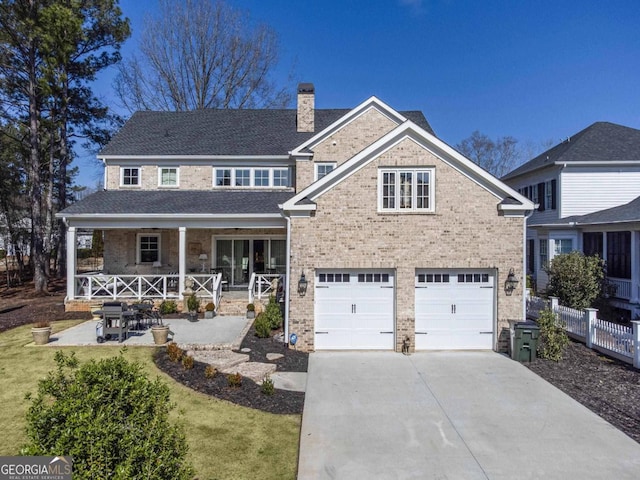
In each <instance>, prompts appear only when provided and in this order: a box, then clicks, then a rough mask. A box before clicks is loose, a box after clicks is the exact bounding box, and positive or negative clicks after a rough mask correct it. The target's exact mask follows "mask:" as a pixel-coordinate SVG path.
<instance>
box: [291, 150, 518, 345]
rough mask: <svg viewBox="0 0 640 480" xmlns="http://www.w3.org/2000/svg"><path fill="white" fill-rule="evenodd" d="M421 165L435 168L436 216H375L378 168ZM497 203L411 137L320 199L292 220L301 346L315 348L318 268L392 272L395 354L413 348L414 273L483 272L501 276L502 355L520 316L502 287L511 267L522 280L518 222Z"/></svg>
mask: <svg viewBox="0 0 640 480" xmlns="http://www.w3.org/2000/svg"><path fill="white" fill-rule="evenodd" d="M418 165H424V166H435V169H436V171H435V202H436V203H435V205H436V206H435V213H433V214H392V213H385V214H382V213H378V212H377V182H378V167H379V166H385V167H393V166H411V167H415V166H418ZM499 201H500V199H498V198H496V197H495V196H494V195H492V194H491V193H489V192H487V191H486V190H485V189H484V188H482V187H480V186H479V185H477V184H476V183H474V182H473V181H471V180H469V179H468V178H467V177H465V176H463V175H462V174H461V173H459V172H458V171H457V170H455V169H453V168H452V167H450V166H449V165H448V164H446V163H445V162H443V161H441V160H440V159H439V158H437V157H436V156H434V155H433V154H431V153H430V152H428V151H427V150H425V149H424V148H423V147H421V146H419V145H418V144H416V143H415V142H413V141H411V140H404V141H403V142H401V143H400V144H398V145H396V146H395V147H394V148H393V149H392V150H390V151H388V152H386V153H385V154H383V155H382V156H380V157H379V158H377V159H375V160H373V161H372V162H371V163H369V164H368V165H367V166H366V167H365V168H363V169H361V170H359V171H358V172H356V173H355V174H354V175H352V176H351V177H350V178H349V179H347V180H346V181H343V182H341V183H340V184H338V185H337V186H335V187H334V188H333V189H331V190H330V191H328V192H327V193H325V194H324V195H322V196H321V197H319V198H318V199H317V200H316V203H317V211H316V212H315V215H314V216H311V217H309V218H293V219H292V222H291V225H292V231H291V234H292V239H293V240H292V252H291V255H292V257H291V271H292V272H300V271H301V270H304V271H305V272H306V274H307V279H308V280H309V282H310V283H309V288H308V291H307V292H308V293H307V295H306V296H305V297H300V296H299V295H298V294H297V292H296V291H295V285H292V288H293V290H292V292H291V304H290V331H291V332H295V333H296V334H297V335H298V338H299V340H298V348H301V349H305V350H312V349H313V337H314V335H313V315H314V285H313V284H314V275H313V272H314V271H315V269H318V268H391V269H394V270H395V271H396V304H397V308H396V331H397V334H396V350H398V351H399V350H400V349H401V344H402V339H403V338H404V337H405V335H409V336H410V337H411V340H412V345H414V290H415V289H414V276H415V270H416V268H477V269H480V268H482V269H496V271H497V272H498V278H497V288H496V290H497V297H498V298H497V316H498V320H497V321H498V330H497V333H498V339H499V340H498V341H497V349H498V350H500V351H504V350H505V349H506V348H507V343H506V340H507V339H508V337H504V329H506V328H508V320H510V319H520V318H521V316H522V297H521V295H520V293H519V292H518V291H516V292H514V293H513V295H512V296H506V295H505V293H504V289H503V288H502V287H501V286H502V285H503V284H504V281H505V279H506V276H507V274H508V272H509V269H511V268H513V269H514V271H515V273H516V275H517V276H518V278H520V279H522V278H523V276H522V247H523V245H522V235H523V219H522V218H512V217H504V216H500V215H499V214H498V210H497V204H498V203H499ZM292 283H295V282H292Z"/></svg>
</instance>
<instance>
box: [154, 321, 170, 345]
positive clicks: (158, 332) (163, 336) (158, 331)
mask: <svg viewBox="0 0 640 480" xmlns="http://www.w3.org/2000/svg"><path fill="white" fill-rule="evenodd" d="M151 334H152V335H153V343H155V344H156V345H164V344H165V343H167V341H168V340H169V325H152V326H151Z"/></svg>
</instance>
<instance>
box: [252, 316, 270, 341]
mask: <svg viewBox="0 0 640 480" xmlns="http://www.w3.org/2000/svg"><path fill="white" fill-rule="evenodd" d="M253 326H254V328H255V329H256V335H257V336H258V337H259V338H269V337H270V336H271V324H270V323H269V320H268V319H267V317H266V315H265V314H264V313H261V314H260V315H258V316H257V317H256V321H255V322H254V324H253Z"/></svg>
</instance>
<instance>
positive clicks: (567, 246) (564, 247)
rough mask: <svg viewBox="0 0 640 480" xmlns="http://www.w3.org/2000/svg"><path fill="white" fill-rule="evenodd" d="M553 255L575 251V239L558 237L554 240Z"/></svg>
mask: <svg viewBox="0 0 640 480" xmlns="http://www.w3.org/2000/svg"><path fill="white" fill-rule="evenodd" d="M553 244H554V247H553V255H554V256H555V255H562V254H563V253H571V252H572V251H573V239H571V238H556V239H555V240H554V241H553Z"/></svg>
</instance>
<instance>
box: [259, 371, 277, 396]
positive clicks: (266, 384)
mask: <svg viewBox="0 0 640 480" xmlns="http://www.w3.org/2000/svg"><path fill="white" fill-rule="evenodd" d="M260 390H261V391H262V393H264V394H265V395H273V394H274V393H275V392H276V387H275V386H274V384H273V380H272V379H271V377H270V376H269V375H268V374H267V375H266V376H265V377H264V380H262V385H261V386H260Z"/></svg>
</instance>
